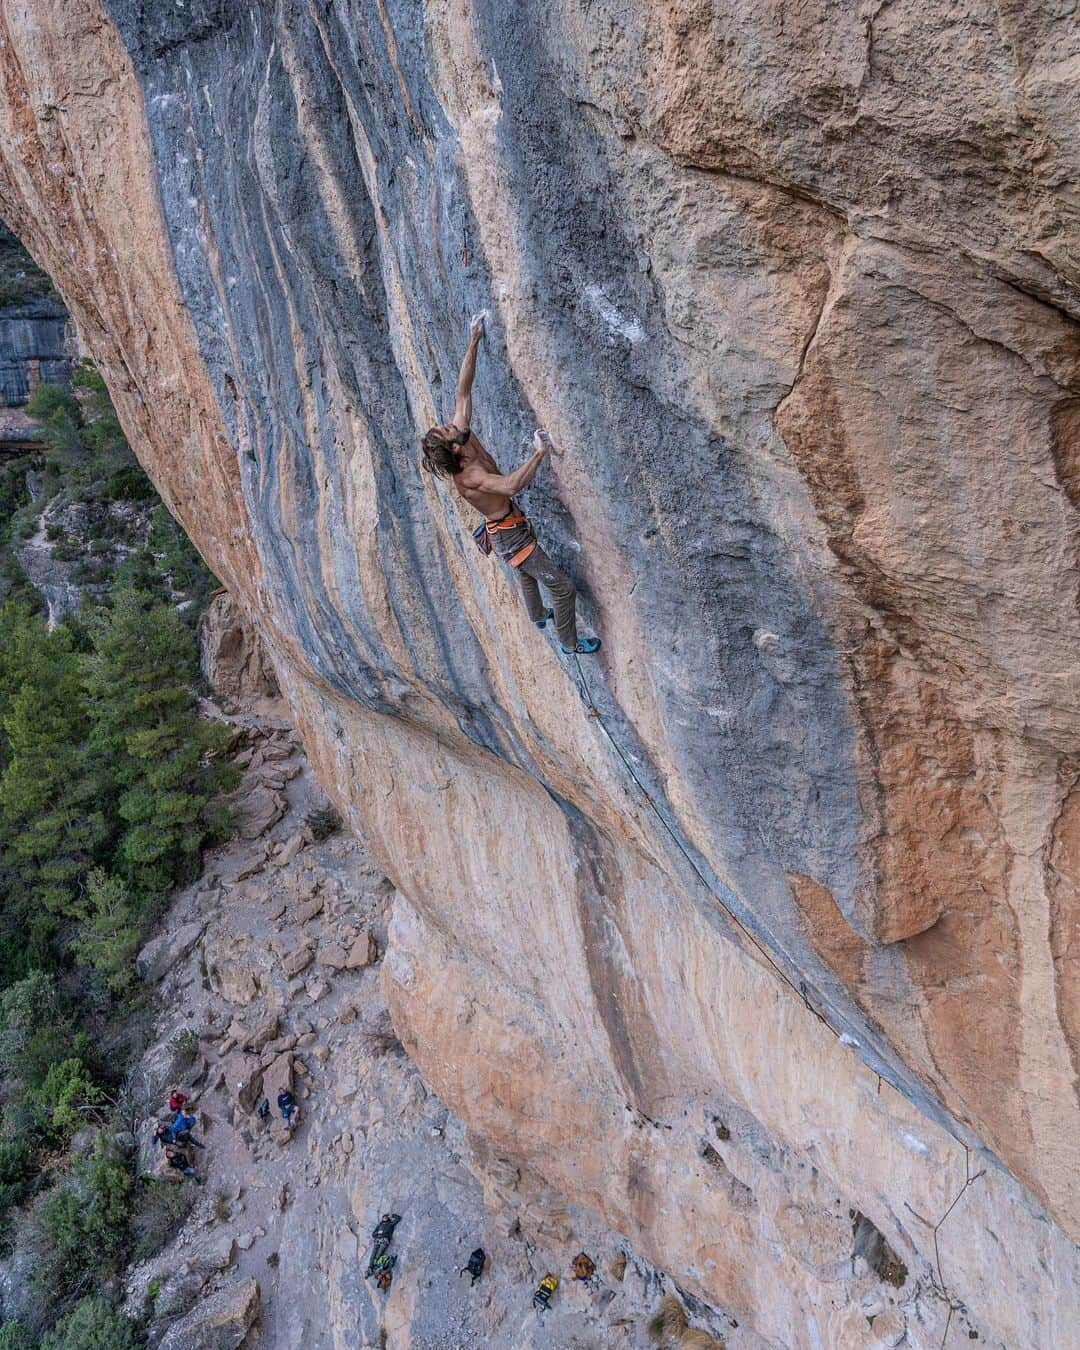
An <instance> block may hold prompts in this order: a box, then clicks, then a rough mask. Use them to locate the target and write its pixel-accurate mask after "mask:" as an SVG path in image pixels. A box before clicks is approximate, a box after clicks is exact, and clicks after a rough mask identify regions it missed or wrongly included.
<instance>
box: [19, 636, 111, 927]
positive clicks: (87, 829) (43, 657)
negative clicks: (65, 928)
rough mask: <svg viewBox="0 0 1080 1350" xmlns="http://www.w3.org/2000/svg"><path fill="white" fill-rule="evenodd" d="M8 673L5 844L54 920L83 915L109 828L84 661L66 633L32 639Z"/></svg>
mask: <svg viewBox="0 0 1080 1350" xmlns="http://www.w3.org/2000/svg"><path fill="white" fill-rule="evenodd" d="M16 655H17V656H19V657H21V669H19V668H18V667H19V661H18V660H16V661H14V662H13V663H12V664H11V665H10V666H9V668H8V670H7V671H6V672H4V673H5V674H7V676H8V683H9V687H10V685H16V684H17V687H16V688H15V690H14V692H13V693H12V694H11V695H10V701H9V703H8V705H7V708H6V711H5V712H4V714H3V716H2V717H0V723H2V725H3V730H4V737H5V750H6V763H5V765H4V768H3V772H2V773H0V845H2V846H3V849H4V855H5V864H6V868H7V870H8V871H9V872H10V873H11V874H12V879H13V881H14V883H15V885H16V887H20V886H21V887H24V888H29V889H31V890H32V891H33V894H34V899H35V900H36V901H37V902H38V903H40V904H41V905H44V907H45V908H46V909H48V910H50V911H51V912H53V913H56V914H64V915H68V916H72V917H77V916H78V915H79V914H80V913H81V912H82V901H81V894H80V892H81V885H80V883H81V879H82V876H83V874H84V873H85V871H86V870H87V868H88V867H89V866H90V865H91V864H92V862H93V861H94V859H95V857H96V856H97V854H98V852H99V850H100V848H101V846H102V844H103V842H104V839H105V835H106V827H105V823H104V819H103V817H102V815H101V812H100V810H98V809H97V806H96V797H97V795H98V789H99V784H98V782H97V781H96V780H95V779H94V777H93V776H92V775H91V774H90V772H89V771H88V766H87V764H86V761H85V756H84V752H83V744H84V742H85V739H86V736H87V732H88V730H89V724H88V720H87V712H86V700H85V697H84V694H83V686H82V671H81V660H80V657H79V656H78V654H77V653H75V652H73V651H72V649H71V642H70V639H69V637H68V635H67V633H66V632H65V631H64V630H63V629H57V630H56V631H55V632H54V633H51V634H48V635H47V636H46V639H45V641H44V642H43V643H41V642H38V641H36V640H30V639H27V640H26V641H25V643H24V645H23V647H22V650H21V652H19V653H16Z"/></svg>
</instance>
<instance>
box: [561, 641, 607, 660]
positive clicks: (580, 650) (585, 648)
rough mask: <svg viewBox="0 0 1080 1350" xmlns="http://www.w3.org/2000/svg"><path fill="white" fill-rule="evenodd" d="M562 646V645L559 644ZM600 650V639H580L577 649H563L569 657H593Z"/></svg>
mask: <svg viewBox="0 0 1080 1350" xmlns="http://www.w3.org/2000/svg"><path fill="white" fill-rule="evenodd" d="M559 645H560V646H562V644H561V643H560V644H559ZM599 650H600V639H599V638H578V644H577V646H576V647H563V651H564V652H565V653H566V655H567V656H591V655H592V654H593V652H598V651H599Z"/></svg>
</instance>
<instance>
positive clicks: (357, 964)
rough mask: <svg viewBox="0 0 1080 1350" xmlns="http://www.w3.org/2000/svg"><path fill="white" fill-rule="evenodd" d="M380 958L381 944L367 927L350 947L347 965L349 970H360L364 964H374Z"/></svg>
mask: <svg viewBox="0 0 1080 1350" xmlns="http://www.w3.org/2000/svg"><path fill="white" fill-rule="evenodd" d="M378 959H379V944H378V943H377V942H376V941H375V938H374V937H373V936H372V934H371V933H369V932H367V930H366V929H365V930H364V932H362V933H361V934H360V936H359V937H358V938H357V939H356V941H355V942H354V943H353V945H352V946H351V947H350V948H349V955H348V956H347V958H346V960H345V965H346V968H347V969H349V970H359V969H361V967H363V966H373V965H374V964H375V962H376V961H377V960H378Z"/></svg>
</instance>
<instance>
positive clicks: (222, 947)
mask: <svg viewBox="0 0 1080 1350" xmlns="http://www.w3.org/2000/svg"><path fill="white" fill-rule="evenodd" d="M204 954H205V956H206V973H207V977H208V979H209V980H210V987H211V989H213V991H214V992H215V993H216V994H220V995H221V997H222V998H224V999H227V1000H228V1001H229V1002H230V1003H237V1004H239V1005H240V1006H241V1007H244V1006H246V1005H247V1004H249V1003H251V1002H252V1001H253V1000H254V999H255V998H256V996H257V995H258V993H259V986H260V983H261V980H262V977H263V976H264V975H265V974H267V971H268V966H269V957H267V956H265V955H264V954H263V953H262V952H261V951H258V950H256V949H255V948H253V947H245V946H242V945H241V944H240V943H239V942H238V941H237V939H236V937H235V936H234V935H233V934H231V933H224V932H222V933H216V934H215V936H214V938H213V939H212V940H207V942H206V946H205V952H204Z"/></svg>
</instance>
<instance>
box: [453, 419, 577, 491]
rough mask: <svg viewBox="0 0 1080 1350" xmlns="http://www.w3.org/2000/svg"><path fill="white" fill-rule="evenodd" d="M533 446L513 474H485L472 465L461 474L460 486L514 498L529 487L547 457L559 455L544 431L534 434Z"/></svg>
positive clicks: (477, 466)
mask: <svg viewBox="0 0 1080 1350" xmlns="http://www.w3.org/2000/svg"><path fill="white" fill-rule="evenodd" d="M533 446H534V447H535V448H534V450H533V452H532V454H531V455H530V456H529V458H528V459H527V460H526V461H525V463H524V464H522V465H521V466H520V467H519V468H517V469H515V470H514V472H513V473H487V472H486V471H485V470H483V469H481V468H480V467H479V465H475V464H474V465H471V466H470V467H469V468H467V469H466V470H465V472H464V473H463V474H462V476H461V478H462V485H463V486H464V487H468V488H474V489H475V490H476V491H478V492H492V493H498V494H499V495H500V496H504V497H512V496H514V494H515V493H517V492H520V491H521V490H522V488H527V487H528V486H529V484H530V483H531V482H532V480H533V479H534V478H535V477H536V473H537V470H538V469H539V468H540V465H541V464H543V462H544V459H545V458H546V457H547V456H548V455H551V454H555V455H557V454H558V453H559V451H558V450H556V448H555V446H554V445H553V444H552V442H551V437H550V436H549V435H548V434H547V432H546V431H538V432H537V433H536V435H535V436H534V437H533Z"/></svg>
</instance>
